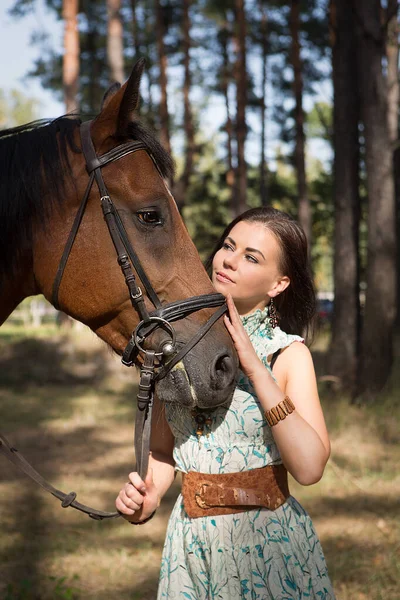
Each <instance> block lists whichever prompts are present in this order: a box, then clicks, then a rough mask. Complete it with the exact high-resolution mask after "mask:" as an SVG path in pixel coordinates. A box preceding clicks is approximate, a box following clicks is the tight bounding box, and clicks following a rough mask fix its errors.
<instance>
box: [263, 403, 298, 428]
mask: <svg viewBox="0 0 400 600" xmlns="http://www.w3.org/2000/svg"><path fill="white" fill-rule="evenodd" d="M294 410H296V407H295V405H294V404H293V402H292V401H291V399H290V398H289V396H285V398H284V399H283V400H282V402H279V404H277V405H276V406H274V407H273V408H271V410H266V411H265V417H266V419H267V421H268V425H269V426H270V427H273V426H274V425H276V424H277V423H279V421H283V420H284V419H286V417H287V416H288V415H290V414H292V412H293V411H294Z"/></svg>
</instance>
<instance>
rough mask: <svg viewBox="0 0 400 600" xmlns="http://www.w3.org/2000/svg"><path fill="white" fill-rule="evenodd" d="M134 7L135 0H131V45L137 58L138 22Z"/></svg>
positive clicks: (138, 42)
mask: <svg viewBox="0 0 400 600" xmlns="http://www.w3.org/2000/svg"><path fill="white" fill-rule="evenodd" d="M136 8H137V0H131V12H132V36H133V47H134V48H135V60H138V59H139V58H140V56H141V51H140V39H139V23H138V19H137V15H136Z"/></svg>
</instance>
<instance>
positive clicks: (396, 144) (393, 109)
mask: <svg viewBox="0 0 400 600" xmlns="http://www.w3.org/2000/svg"><path fill="white" fill-rule="evenodd" d="M398 10H399V2H398V0H388V6H387V19H386V20H387V40H386V56H387V73H388V126H389V135H390V140H391V142H392V148H393V169H394V177H395V181H394V184H395V186H394V188H395V199H396V216H397V235H396V238H397V273H398V272H399V269H400V243H399V240H400V139H399V109H400V84H399V33H400V27H399V20H398ZM397 297H398V298H400V277H398V281H397ZM396 329H397V332H398V333H400V311H398V314H397V327H396Z"/></svg>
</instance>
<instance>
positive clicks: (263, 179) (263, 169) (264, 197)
mask: <svg viewBox="0 0 400 600" xmlns="http://www.w3.org/2000/svg"><path fill="white" fill-rule="evenodd" d="M260 12H261V35H262V42H261V51H262V56H261V73H262V77H261V98H260V112H261V140H260V145H261V156H260V199H261V205H262V206H267V204H268V183H267V162H266V157H265V137H266V122H265V119H266V108H267V107H266V102H265V97H266V93H267V90H266V88H267V67H268V17H267V11H266V9H265V7H264V5H263V2H260Z"/></svg>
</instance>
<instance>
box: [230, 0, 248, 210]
mask: <svg viewBox="0 0 400 600" xmlns="http://www.w3.org/2000/svg"><path fill="white" fill-rule="evenodd" d="M235 9H236V34H235V40H236V67H235V79H236V140H237V176H236V184H237V187H236V205H235V206H234V209H233V212H234V214H236V215H238V214H240V213H242V212H244V211H245V210H246V209H247V208H248V206H247V169H246V159H245V144H246V135H247V126H246V105H247V84H248V82H247V74H246V15H245V8H244V0H235Z"/></svg>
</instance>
